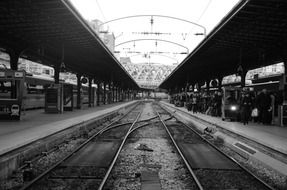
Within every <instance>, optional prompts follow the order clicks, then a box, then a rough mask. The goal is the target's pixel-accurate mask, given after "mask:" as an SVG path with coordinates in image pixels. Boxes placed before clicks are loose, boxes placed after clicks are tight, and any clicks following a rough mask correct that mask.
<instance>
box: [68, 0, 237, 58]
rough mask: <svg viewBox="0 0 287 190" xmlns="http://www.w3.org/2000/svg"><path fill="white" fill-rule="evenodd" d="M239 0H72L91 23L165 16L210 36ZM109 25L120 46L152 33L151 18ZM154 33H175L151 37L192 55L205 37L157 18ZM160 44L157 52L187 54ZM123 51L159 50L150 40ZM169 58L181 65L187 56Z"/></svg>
mask: <svg viewBox="0 0 287 190" xmlns="http://www.w3.org/2000/svg"><path fill="white" fill-rule="evenodd" d="M239 1H240V0H177V1H175V0H142V1H140V0H121V1H115V0H71V2H72V3H73V5H74V6H75V7H76V8H77V9H78V11H79V12H80V14H81V15H82V16H83V17H84V18H85V19H87V20H94V19H98V20H101V21H102V22H107V21H110V20H113V19H117V18H121V17H126V16H132V15H164V16H171V17H176V18H180V19H184V20H187V21H190V22H195V23H197V24H200V25H202V26H204V27H205V28H206V31H207V33H209V32H210V31H211V30H212V29H213V28H214V27H215V26H216V25H217V24H218V23H219V22H220V20H221V19H222V18H223V17H224V16H225V15H226V14H227V13H228V12H229V11H230V10H231V9H232V8H233V7H234V6H235V5H236V4H237V3H238V2H239ZM107 25H108V26H107V27H108V28H109V29H110V30H111V31H112V32H113V33H114V34H115V36H116V37H117V36H119V37H118V38H116V44H119V43H121V42H125V41H129V40H133V39H136V38H142V37H141V36H137V35H135V33H136V32H138V33H139V32H144V31H150V30H151V24H150V22H149V18H148V17H142V18H131V19H124V20H119V21H115V22H111V23H108V24H107ZM153 31H155V32H163V33H173V34H174V35H169V36H164V35H162V36H153V37H150V38H151V39H154V38H155V37H157V38H164V39H167V40H168V41H173V42H177V43H179V44H182V45H183V46H186V47H188V53H190V52H191V51H192V49H194V48H195V47H196V45H198V43H199V42H200V41H201V40H203V38H204V37H203V36H195V35H194V34H195V33H202V32H203V30H202V28H199V27H196V26H194V25H191V24H188V23H184V22H181V21H178V20H173V19H166V18H154V24H153ZM185 35H186V36H185ZM184 38H185V39H184ZM160 44H163V45H162V46H165V47H166V48H160V50H159V47H157V48H158V49H157V51H161V52H182V51H183V49H182V48H180V47H179V46H176V45H173V46H172V44H168V43H164V42H158V46H160ZM171 46H172V47H171ZM123 49H129V50H133V51H142V52H147V51H148V50H151V51H155V50H156V47H155V45H154V42H150V43H147V41H142V42H141V41H139V42H136V49H135V47H134V43H129V44H128V43H127V44H125V45H123V46H121V47H116V50H120V51H123ZM168 56H170V57H174V58H175V59H178V62H181V61H182V60H183V59H184V58H185V57H186V55H180V56H178V55H173V54H170V55H168ZM137 57H138V56H134V55H133V59H134V60H136V58H137ZM154 57H156V56H154ZM157 59H158V56H157ZM163 60H165V61H166V58H163ZM171 61H172V60H171Z"/></svg>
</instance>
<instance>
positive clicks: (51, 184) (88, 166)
mask: <svg viewBox="0 0 287 190" xmlns="http://www.w3.org/2000/svg"><path fill="white" fill-rule="evenodd" d="M152 109H153V110H154V111H153V112H154V114H152V115H150V114H148V116H146V117H142V110H143V105H142V104H139V105H138V106H136V107H135V109H133V110H131V112H129V113H128V114H126V115H125V116H123V117H122V118H120V119H119V120H117V121H115V122H113V123H111V124H110V125H108V126H107V127H105V128H103V129H102V130H100V131H99V132H97V133H96V134H94V135H93V136H92V137H90V138H89V139H88V140H87V141H86V142H84V143H83V144H82V145H81V146H79V147H78V148H77V149H76V150H75V151H73V152H72V153H71V154H70V155H68V156H67V157H65V158H64V159H63V160H61V161H59V162H58V163H57V164H55V165H54V166H53V167H51V168H49V169H48V170H47V171H46V172H44V173H43V174H42V175H40V176H38V177H37V178H35V179H34V180H33V181H31V182H30V183H28V184H26V185H25V186H24V187H22V188H21V189H22V190H24V189H54V188H56V189H99V190H100V189H117V187H116V186H115V183H116V180H115V178H120V177H121V176H122V177H124V178H125V179H124V181H126V180H127V179H132V183H138V182H139V181H136V180H135V178H137V176H136V175H137V174H138V173H137V174H136V175H135V176H134V173H133V174H132V175H131V174H130V171H128V172H127V173H120V172H118V170H119V168H120V170H122V168H121V167H125V166H128V167H130V168H132V167H133V168H132V171H133V170H138V171H140V172H142V173H141V174H140V175H142V176H141V177H140V178H141V182H140V183H141V186H139V185H138V186H137V187H136V188H134V189H143V188H144V187H145V188H147V187H149V185H150V184H149V183H152V185H153V186H156V187H157V189H174V188H176V187H177V186H172V188H170V187H169V188H168V187H167V186H166V184H164V183H167V182H166V181H165V179H164V178H165V177H166V176H165V175H163V174H165V172H166V171H169V170H168V169H169V168H165V169H166V170H164V169H159V168H161V167H165V166H164V164H163V163H160V162H166V161H169V160H168V158H166V157H169V155H164V154H165V153H166V152H160V153H159V154H158V155H156V154H155V153H146V152H144V153H142V155H140V156H141V157H131V158H130V159H132V162H129V163H126V164H122V163H119V162H122V161H123V160H125V158H124V157H125V156H126V155H124V154H123V152H126V153H128V154H133V153H132V150H130V149H127V147H128V146H129V143H130V142H133V141H135V142H140V141H141V140H140V139H141V138H147V140H146V141H145V142H149V141H150V145H155V146H156V145H157V144H158V146H161V145H162V144H161V143H162V140H163V139H165V141H167V143H168V144H171V145H170V146H173V145H174V147H175V148H172V149H176V150H177V151H172V152H173V153H174V154H177V153H178V155H179V156H178V157H179V159H180V162H182V166H178V168H184V171H183V175H184V176H185V177H184V179H181V177H179V179H178V180H182V181H183V183H185V184H187V185H182V186H181V187H184V189H200V190H201V189H260V190H264V189H272V188H271V187H269V186H268V185H266V184H265V183H264V182H262V181H261V180H260V179H258V178H256V177H255V176H254V175H252V174H251V173H250V172H248V171H247V170H246V169H245V168H244V167H242V166H240V165H239V164H238V163H237V162H235V161H234V160H233V159H231V158H229V157H228V156H227V155H225V154H223V153H222V152H221V151H220V150H218V149H216V147H214V146H213V145H212V144H210V143H209V142H208V141H207V140H205V139H203V138H202V137H201V135H200V134H198V133H197V132H196V131H193V130H192V129H191V128H189V127H188V126H186V125H184V124H183V123H181V122H179V121H177V120H176V119H175V118H174V117H173V116H172V115H171V113H168V112H166V111H165V110H164V109H163V108H161V107H160V106H159V105H157V104H156V105H155V104H154V105H153V106H152ZM154 127H157V128H156V130H151V131H150V134H149V135H144V134H148V133H146V132H141V133H139V131H140V130H142V131H148V130H150V129H151V128H154ZM139 129H140V130H139ZM156 131H158V132H156ZM165 131H166V132H165ZM139 134H141V135H139ZM150 136H153V137H154V139H152V138H150ZM159 136H161V137H162V138H159ZM129 141H130V142H129ZM172 144H173V145H172ZM132 146H134V144H132ZM160 148H162V147H160ZM123 149H126V150H123ZM132 149H134V148H132ZM121 154H123V155H122V157H123V158H121V156H120V155H121ZM171 155H172V154H171ZM129 156H130V155H129ZM152 157H153V158H152ZM157 157H160V159H162V160H159V161H158V163H152V164H150V163H146V162H148V161H150V162H152V161H151V160H152V159H154V158H157ZM139 158H143V159H144V163H143V164H140V163H139V162H140V161H139ZM164 159H166V160H164ZM124 162H125V161H124ZM171 162H174V160H172V161H171ZM165 164H166V163H165ZM167 164H168V163H167ZM132 165H134V166H132ZM177 165H178V164H177ZM167 167H169V166H167ZM170 167H172V166H170ZM178 168H176V170H177V169H178ZM144 170H147V171H149V172H150V171H152V173H147V172H146V171H144ZM159 170H161V171H159ZM143 171H144V172H143ZM155 171H156V172H155ZM155 173H156V175H154V174H155ZM146 174H147V175H151V176H148V177H147V178H144V177H143V176H144V175H146ZM140 175H139V176H140ZM152 178H153V179H152ZM145 179H148V180H151V181H150V182H148V183H147V184H148V185H144V184H145V183H146V181H145ZM154 179H156V180H157V182H156V184H155V181H156V180H154ZM133 187H135V186H133Z"/></svg>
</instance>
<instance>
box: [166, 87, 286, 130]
mask: <svg viewBox="0 0 287 190" xmlns="http://www.w3.org/2000/svg"><path fill="white" fill-rule="evenodd" d="M171 101H172V103H174V104H175V105H176V106H185V107H186V108H187V110H188V111H191V112H193V113H198V112H200V113H204V114H207V115H211V116H215V117H221V116H222V111H224V109H222V105H223V103H226V102H227V101H229V103H230V102H233V103H234V104H236V105H238V106H239V110H238V112H237V118H236V120H237V121H240V122H242V123H243V124H244V125H246V124H248V123H249V121H253V122H257V123H263V124H273V123H274V117H275V116H278V113H277V110H278V105H282V103H283V96H282V93H281V92H268V91H267V90H266V89H263V90H261V91H258V92H255V91H250V90H249V89H244V90H241V91H240V93H239V96H238V98H234V97H233V98H232V99H230V97H223V93H222V92H221V91H213V92H192V93H180V94H176V95H174V96H172V98H171ZM224 101H225V102H224Z"/></svg>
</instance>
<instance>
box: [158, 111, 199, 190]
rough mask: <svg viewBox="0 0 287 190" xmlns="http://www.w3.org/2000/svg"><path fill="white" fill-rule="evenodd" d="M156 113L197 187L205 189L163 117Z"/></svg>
mask: <svg viewBox="0 0 287 190" xmlns="http://www.w3.org/2000/svg"><path fill="white" fill-rule="evenodd" d="M156 113H157V115H158V117H159V119H160V121H161V123H162V124H163V126H164V128H165V130H166V132H167V133H168V135H169V137H170V139H171V140H172V142H173V145H174V146H175V148H176V150H177V152H178V153H179V154H180V156H181V158H182V159H183V161H184V163H185V165H186V167H187V169H188V171H189V173H190V174H191V175H192V177H193V180H194V181H195V183H196V185H197V187H198V188H199V189H200V190H203V187H202V185H201V183H200V182H199V180H198V179H197V177H196V175H195V173H194V172H193V170H192V168H191V166H190V165H189V163H188V161H187V160H186V158H185V156H184V155H183V153H182V152H181V150H180V148H179V147H178V145H177V143H176V142H175V140H174V138H173V136H172V135H171V133H170V131H169V129H168V127H167V126H166V124H165V123H164V121H163V120H162V118H161V116H160V115H159V113H158V112H156Z"/></svg>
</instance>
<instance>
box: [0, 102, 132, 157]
mask: <svg viewBox="0 0 287 190" xmlns="http://www.w3.org/2000/svg"><path fill="white" fill-rule="evenodd" d="M135 102H136V101H129V102H119V103H113V104H107V105H102V106H100V107H98V106H95V107H92V108H88V107H84V108H83V109H80V110H76V109H75V110H74V111H66V112H64V113H63V114H47V113H44V110H43V109H41V110H31V111H26V112H25V113H24V114H23V116H22V118H21V120H20V121H0V155H2V154H4V153H6V152H8V151H11V150H13V149H15V148H19V147H21V146H23V145H26V144H28V143H31V142H33V141H36V140H38V139H41V138H43V137H46V136H48V135H51V134H53V133H56V132H58V131H61V130H64V129H66V128H69V127H71V126H74V125H77V124H80V123H83V122H85V121H88V120H91V119H93V118H97V117H101V116H103V115H106V114H109V113H111V112H114V111H117V110H119V109H121V108H124V107H127V106H129V105H131V104H134V103H135Z"/></svg>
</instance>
